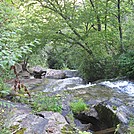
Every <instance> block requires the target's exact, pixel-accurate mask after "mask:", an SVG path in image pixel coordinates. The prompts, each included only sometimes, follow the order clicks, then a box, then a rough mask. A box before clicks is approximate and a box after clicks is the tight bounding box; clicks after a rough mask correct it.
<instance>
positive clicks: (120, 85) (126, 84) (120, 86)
mask: <svg viewBox="0 0 134 134" xmlns="http://www.w3.org/2000/svg"><path fill="white" fill-rule="evenodd" d="M100 84H101V85H105V86H107V87H110V88H113V89H116V90H117V91H119V92H124V93H127V94H129V95H130V96H134V83H133V82H130V81H121V80H120V81H115V82H110V81H104V82H101V83H100Z"/></svg>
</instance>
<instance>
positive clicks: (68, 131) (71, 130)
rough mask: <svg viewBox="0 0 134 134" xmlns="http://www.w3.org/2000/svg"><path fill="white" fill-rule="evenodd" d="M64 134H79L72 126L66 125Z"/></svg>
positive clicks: (63, 130)
mask: <svg viewBox="0 0 134 134" xmlns="http://www.w3.org/2000/svg"><path fill="white" fill-rule="evenodd" d="M61 133H62V134H77V133H78V131H77V130H76V129H75V128H74V127H72V126H71V125H65V126H64V127H63V128H62V130H61Z"/></svg>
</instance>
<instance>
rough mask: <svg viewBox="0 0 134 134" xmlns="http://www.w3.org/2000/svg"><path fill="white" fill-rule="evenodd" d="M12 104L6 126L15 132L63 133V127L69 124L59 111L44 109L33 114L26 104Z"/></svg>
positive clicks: (26, 133) (37, 133)
mask: <svg viewBox="0 0 134 134" xmlns="http://www.w3.org/2000/svg"><path fill="white" fill-rule="evenodd" d="M7 103H9V102H7ZM10 105H11V106H12V107H11V109H10V110H9V112H8V113H7V116H6V119H5V127H7V128H9V129H10V130H11V131H12V132H13V133H22V132H23V133H25V134H35V133H36V134H50V133H51V134H61V129H62V128H63V127H64V126H65V125H67V124H68V123H67V122H66V120H65V118H64V117H63V116H62V115H61V114H60V113H57V112H52V111H44V112H40V113H36V114H33V113H32V111H31V109H30V108H28V107H27V106H26V105H21V104H12V103H11V102H10ZM6 110H7V109H6Z"/></svg>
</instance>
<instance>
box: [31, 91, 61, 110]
mask: <svg viewBox="0 0 134 134" xmlns="http://www.w3.org/2000/svg"><path fill="white" fill-rule="evenodd" d="M34 98H35V100H34V101H33V102H32V104H31V105H32V108H33V110H34V111H37V112H40V111H54V112H61V110H62V105H61V103H60V98H59V97H57V96H47V95H44V94H43V93H39V94H37V95H35V96H34Z"/></svg>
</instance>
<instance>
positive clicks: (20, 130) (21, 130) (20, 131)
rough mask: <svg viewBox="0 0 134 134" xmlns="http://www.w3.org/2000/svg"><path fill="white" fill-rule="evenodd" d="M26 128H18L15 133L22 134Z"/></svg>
mask: <svg viewBox="0 0 134 134" xmlns="http://www.w3.org/2000/svg"><path fill="white" fill-rule="evenodd" d="M25 130H26V128H20V129H19V130H18V131H16V132H15V134H24V132H25Z"/></svg>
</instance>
